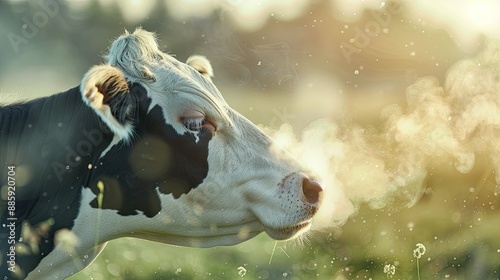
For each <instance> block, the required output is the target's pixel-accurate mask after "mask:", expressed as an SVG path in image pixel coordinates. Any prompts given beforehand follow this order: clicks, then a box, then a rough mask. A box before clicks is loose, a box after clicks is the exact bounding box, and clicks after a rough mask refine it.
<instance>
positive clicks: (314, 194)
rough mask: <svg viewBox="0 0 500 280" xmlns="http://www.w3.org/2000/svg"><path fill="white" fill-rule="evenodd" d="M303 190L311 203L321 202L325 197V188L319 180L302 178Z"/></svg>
mask: <svg viewBox="0 0 500 280" xmlns="http://www.w3.org/2000/svg"><path fill="white" fill-rule="evenodd" d="M302 192H303V193H304V196H305V198H306V200H307V202H309V203H311V204H316V203H319V202H320V201H321V198H322V197H323V188H322V187H321V186H320V185H319V184H318V183H317V182H315V181H311V180H309V179H307V178H304V179H302Z"/></svg>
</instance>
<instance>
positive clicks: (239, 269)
mask: <svg viewBox="0 0 500 280" xmlns="http://www.w3.org/2000/svg"><path fill="white" fill-rule="evenodd" d="M246 274H247V270H246V269H245V268H244V267H243V266H240V267H238V275H239V276H240V277H244V276H245V275H246Z"/></svg>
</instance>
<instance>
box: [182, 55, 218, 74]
mask: <svg viewBox="0 0 500 280" xmlns="http://www.w3.org/2000/svg"><path fill="white" fill-rule="evenodd" d="M186 64H187V65H189V66H191V67H193V68H194V69H196V71H198V72H199V73H200V74H202V75H203V76H205V77H207V78H208V79H210V78H211V77H213V76H214V70H213V69H212V65H211V64H210V61H208V59H207V58H206V57H204V56H201V55H193V56H190V57H189V58H188V59H187V61H186Z"/></svg>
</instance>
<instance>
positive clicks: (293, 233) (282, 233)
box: [265, 220, 311, 240]
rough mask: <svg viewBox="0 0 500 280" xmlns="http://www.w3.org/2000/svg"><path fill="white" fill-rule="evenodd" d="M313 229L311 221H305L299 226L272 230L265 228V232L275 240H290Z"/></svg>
mask: <svg viewBox="0 0 500 280" xmlns="http://www.w3.org/2000/svg"><path fill="white" fill-rule="evenodd" d="M310 228H311V221H310V220H308V221H304V222H301V223H298V224H294V225H290V226H285V227H279V228H272V227H265V231H266V233H267V235H269V236H270V237H271V238H272V239H275V240H289V239H293V238H296V237H297V236H300V235H301V234H303V233H305V232H306V231H308V230H309V229H310Z"/></svg>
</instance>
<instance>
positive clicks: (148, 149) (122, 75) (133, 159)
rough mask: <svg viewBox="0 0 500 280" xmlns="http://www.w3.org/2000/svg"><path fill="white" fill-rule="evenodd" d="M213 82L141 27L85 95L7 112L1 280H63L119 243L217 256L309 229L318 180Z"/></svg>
mask: <svg viewBox="0 0 500 280" xmlns="http://www.w3.org/2000/svg"><path fill="white" fill-rule="evenodd" d="M212 76H213V70H212V67H211V66H210V63H209V61H208V60H207V59H206V58H205V57H203V56H192V57H190V58H189V59H188V60H187V61H186V64H185V63H181V62H180V61H178V60H177V59H176V58H174V57H173V56H171V55H168V54H166V53H164V52H162V51H161V50H159V47H158V44H157V39H156V35H155V34H154V33H151V32H148V31H146V30H144V29H141V28H138V29H136V30H135V31H134V32H132V33H129V32H126V33H125V34H123V35H121V36H120V37H118V38H117V39H115V40H114V41H113V42H112V43H111V45H110V47H109V50H108V54H107V55H106V56H105V62H104V64H101V65H96V66H93V67H92V68H91V69H90V70H89V71H88V72H87V73H86V74H85V75H84V76H83V79H82V82H81V84H80V85H79V86H77V87H74V88H72V89H69V90H67V91H65V92H62V93H58V94H55V95H52V96H49V97H44V98H40V99H35V100H30V101H26V102H22V103H16V104H8V105H5V104H4V105H2V106H1V107H0V168H1V171H0V185H1V186H2V187H1V188H2V190H1V194H2V196H1V200H0V201H1V208H0V211H1V215H2V228H1V237H2V238H1V245H0V249H1V255H0V259H1V273H2V275H1V276H2V279H4V278H9V277H10V278H14V279H23V278H26V279H64V278H66V277H69V276H71V275H73V274H75V273H76V272H78V271H79V270H81V269H82V268H83V267H85V266H87V265H88V264H90V263H91V262H92V260H94V259H95V258H96V256H97V255H98V254H99V252H100V251H101V250H102V248H103V247H104V245H105V244H106V242H108V241H109V240H112V239H116V238H120V237H136V238H142V239H147V240H152V241H157V242H161V243H166V244H173V245H179V246H192V247H212V246H220V245H234V244H237V243H240V242H243V241H245V240H248V239H250V238H252V237H254V236H256V235H257V234H259V233H261V232H266V233H267V234H268V235H269V236H270V237H271V238H274V239H276V240H287V239H291V238H294V237H296V236H298V235H300V234H302V233H303V232H305V231H306V230H308V229H309V228H310V226H311V220H312V217H313V215H314V214H315V213H316V212H317V210H318V208H319V205H320V203H321V200H322V192H323V189H322V186H321V184H320V183H319V179H318V178H317V177H316V176H314V175H313V174H312V172H310V171H308V170H307V168H304V167H302V166H301V165H300V164H299V163H298V162H297V161H296V160H294V159H293V158H292V157H291V156H290V155H289V154H288V153H287V152H286V151H282V150H280V148H279V147H277V146H276V145H275V144H274V143H273V141H272V140H271V138H270V137H269V136H267V135H266V134H265V133H264V132H263V131H262V130H261V129H259V128H258V127H257V126H256V125H254V124H253V123H251V122H250V121H249V120H248V119H246V118H245V117H243V116H242V115H240V114H239V113H238V112H236V111H235V110H233V109H232V108H230V107H229V105H228V104H227V103H226V102H225V100H224V99H223V97H222V95H221V94H220V92H219V90H218V89H217V88H216V86H215V85H214V84H213V82H212ZM5 276H7V277H5Z"/></svg>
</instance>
